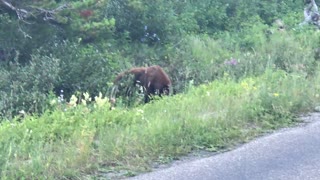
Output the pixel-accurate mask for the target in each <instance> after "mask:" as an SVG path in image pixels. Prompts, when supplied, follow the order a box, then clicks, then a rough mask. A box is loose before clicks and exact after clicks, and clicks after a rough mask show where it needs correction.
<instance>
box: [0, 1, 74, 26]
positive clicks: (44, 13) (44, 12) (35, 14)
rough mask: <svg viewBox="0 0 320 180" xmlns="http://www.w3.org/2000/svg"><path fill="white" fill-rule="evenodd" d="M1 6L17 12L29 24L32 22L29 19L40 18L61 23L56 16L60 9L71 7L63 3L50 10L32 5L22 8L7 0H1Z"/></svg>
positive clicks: (19, 17) (20, 18)
mask: <svg viewBox="0 0 320 180" xmlns="http://www.w3.org/2000/svg"><path fill="white" fill-rule="evenodd" d="M0 6H4V7H5V8H7V9H8V10H10V11H13V12H15V14H16V15H17V17H18V19H19V20H21V21H23V22H25V23H29V24H30V22H29V21H32V20H40V19H41V20H43V21H48V22H51V23H55V24H59V23H60V22H59V21H58V19H57V18H56V14H57V13H58V12H59V11H62V10H64V9H66V8H68V7H69V6H68V4H63V5H61V6H59V7H57V8H56V9H53V10H48V9H44V8H40V7H30V6H29V7H28V8H24V9H22V8H18V7H15V6H14V5H12V4H11V3H10V2H8V1H7V0H0Z"/></svg>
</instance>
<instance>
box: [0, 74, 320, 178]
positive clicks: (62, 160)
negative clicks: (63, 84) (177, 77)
mask: <svg viewBox="0 0 320 180" xmlns="http://www.w3.org/2000/svg"><path fill="white" fill-rule="evenodd" d="M319 80H320V76H319V75H316V76H314V77H313V78H310V79H306V78H305V77H304V76H302V75H300V74H298V73H291V74H288V73H286V72H285V71H283V70H276V69H267V70H266V71H265V73H263V74H262V75H261V76H258V77H247V78H244V79H242V80H240V81H238V82H237V81H234V80H233V79H232V78H231V77H230V76H229V75H225V77H224V78H222V79H221V80H217V81H214V82H212V83H209V84H207V85H201V86H199V87H197V88H190V89H189V91H188V92H186V93H184V94H179V95H175V96H172V97H165V98H163V99H161V100H156V101H153V102H152V103H150V104H147V105H144V106H138V107H136V108H133V109H128V110H126V109H121V108H120V109H119V108H116V109H115V110H112V111H109V110H108V109H109V104H108V103H106V102H105V101H103V100H105V99H103V98H101V97H100V98H98V99H100V101H99V100H98V102H97V103H95V105H94V106H88V105H77V106H75V107H68V108H66V109H64V108H62V109H61V108H58V107H57V108H56V110H54V111H50V112H46V113H44V114H43V115H41V116H26V117H25V118H20V119H17V120H16V121H10V122H3V123H2V124H1V126H0V149H1V151H0V157H1V158H0V169H1V174H0V175H1V179H17V178H19V179H23V178H25V179H33V178H39V177H41V178H46V179H56V178H61V179H62V178H72V179H80V177H82V176H83V175H87V176H98V175H100V176H101V175H103V176H107V174H108V173H110V172H119V171H120V170H125V171H121V172H125V173H124V175H133V174H134V173H135V172H140V171H147V170H149V169H150V167H151V164H152V162H160V163H165V162H168V161H171V160H172V159H175V158H177V157H179V156H181V155H185V154H187V153H189V152H191V151H192V150H197V149H204V150H209V151H219V150H223V149H226V148H229V147H232V146H234V145H236V144H238V143H241V142H246V141H248V140H250V139H252V138H253V137H256V136H257V135H259V134H260V133H262V132H266V131H268V130H272V129H276V128H279V127H284V126H288V125H290V124H292V123H293V122H294V121H295V116H296V115H298V114H299V113H302V112H307V111H309V110H310V109H311V108H312V107H313V106H315V104H316V103H318V102H319V90H320V87H319V86H317V85H314V82H317V81H319Z"/></svg>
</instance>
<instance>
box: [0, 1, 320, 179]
mask: <svg viewBox="0 0 320 180" xmlns="http://www.w3.org/2000/svg"><path fill="white" fill-rule="evenodd" d="M303 9H304V1H296V0H286V1H282V0H268V1H261V0H215V1H212V0H201V1H183V0H171V1H165V0H153V1H147V0H70V1H67V0H43V1H39V0H28V1H26V0H20V1H18V0H0V122H1V125H0V178H1V179H39V178H43V179H83V178H85V179H100V178H102V179H117V178H118V179H120V178H123V176H132V175H134V174H135V173H136V172H141V171H142V172H145V171H147V170H150V169H151V167H152V165H154V164H158V163H166V162H169V161H171V160H173V159H175V158H178V157H179V156H181V155H185V154H187V153H190V152H192V151H195V150H206V151H219V150H223V149H226V148H230V147H232V146H234V145H236V144H238V143H242V142H246V141H248V140H250V139H252V138H253V137H255V136H257V135H259V134H261V133H262V132H266V131H268V130H272V129H276V128H279V127H284V126H288V125H291V124H292V123H294V122H295V120H296V119H295V117H296V115H297V114H299V113H302V112H308V111H310V110H311V109H313V108H314V107H318V108H319V102H320V93H319V91H320V86H319V85H318V84H317V83H316V82H319V81H320V73H319V72H320V67H319V60H320V48H319V43H320V33H319V31H318V30H317V29H316V27H315V26H312V25H304V26H302V25H301V24H300V23H301V22H302V21H303V19H304V18H303ZM154 64H156V65H160V66H162V67H163V69H164V70H165V71H166V72H167V73H168V74H169V75H170V77H171V80H172V82H173V89H174V93H175V95H174V96H170V97H164V98H163V99H162V100H155V101H152V102H151V103H148V104H146V105H141V104H139V103H140V101H141V99H142V96H141V94H139V93H138V92H139V90H138V89H139V87H131V86H130V85H129V84H132V82H131V79H130V77H127V78H124V79H123V80H122V84H121V85H123V86H119V90H120V91H121V92H119V94H120V95H122V97H119V98H117V104H116V105H117V106H116V108H112V107H111V104H110V103H109V96H110V94H111V93H113V92H114V91H113V90H114V89H113V85H112V81H113V79H114V77H115V76H116V74H118V73H119V72H121V71H124V70H125V69H128V68H131V67H134V66H147V65H154ZM129 82H130V83H129ZM121 88H122V89H121ZM134 89H136V90H135V91H134ZM128 92H129V93H132V92H133V93H132V96H130V97H126V95H127V93H128ZM128 106H130V108H127V107H128ZM110 109H111V110H110Z"/></svg>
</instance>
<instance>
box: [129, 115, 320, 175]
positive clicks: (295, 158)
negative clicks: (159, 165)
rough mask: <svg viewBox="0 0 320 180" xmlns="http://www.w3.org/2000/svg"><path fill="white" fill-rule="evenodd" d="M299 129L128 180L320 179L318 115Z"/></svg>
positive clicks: (310, 118) (279, 133)
mask: <svg viewBox="0 0 320 180" xmlns="http://www.w3.org/2000/svg"><path fill="white" fill-rule="evenodd" d="M306 120H307V121H310V123H308V124H306V125H303V126H301V127H296V128H292V129H286V130H281V131H280V132H277V133H273V134H271V135H267V136H265V137H261V138H258V139H256V140H254V141H252V142H250V143H247V144H245V145H243V146H241V147H239V148H237V149H235V150H232V151H229V152H226V153H222V154H218V155H215V156H212V157H209V158H203V159H198V160H195V161H191V162H186V163H182V164H179V165H173V166H172V167H170V168H167V169H161V170H158V171H155V172H152V173H147V174H143V175H140V176H137V177H133V178H131V180H320V114H319V113H313V114H312V116H310V117H309V118H307V119H306Z"/></svg>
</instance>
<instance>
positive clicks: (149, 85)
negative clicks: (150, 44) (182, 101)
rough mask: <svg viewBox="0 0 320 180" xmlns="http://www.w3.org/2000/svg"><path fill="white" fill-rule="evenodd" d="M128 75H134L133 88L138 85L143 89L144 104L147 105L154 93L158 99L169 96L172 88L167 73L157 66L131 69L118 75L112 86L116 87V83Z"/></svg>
mask: <svg viewBox="0 0 320 180" xmlns="http://www.w3.org/2000/svg"><path fill="white" fill-rule="evenodd" d="M128 74H132V75H134V78H133V85H134V86H135V85H137V84H138V85H140V86H142V87H143V92H144V102H145V103H148V102H149V101H150V97H152V96H154V95H156V93H158V95H159V96H160V97H161V96H162V95H169V94H170V89H171V86H172V84H171V80H170V78H169V76H168V75H167V73H165V72H164V70H163V69H162V68H161V67H160V66H158V65H153V66H149V67H134V68H131V69H129V70H127V71H124V72H122V73H120V74H119V75H118V76H117V77H116V78H115V80H114V81H113V84H114V85H117V84H118V82H119V81H120V80H121V79H122V78H123V77H124V76H126V75H128Z"/></svg>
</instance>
